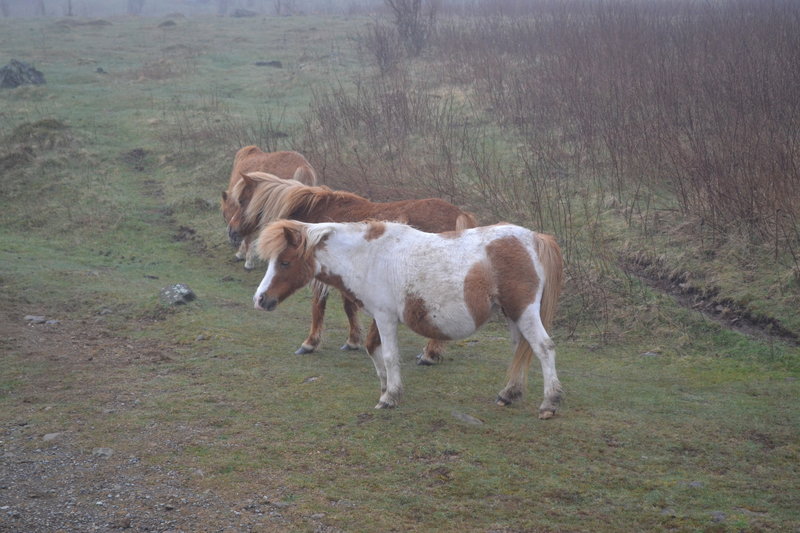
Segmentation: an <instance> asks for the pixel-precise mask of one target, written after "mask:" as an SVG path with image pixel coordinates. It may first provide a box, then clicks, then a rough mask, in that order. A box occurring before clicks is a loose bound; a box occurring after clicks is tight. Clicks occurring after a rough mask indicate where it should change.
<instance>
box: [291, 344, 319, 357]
mask: <svg viewBox="0 0 800 533" xmlns="http://www.w3.org/2000/svg"><path fill="white" fill-rule="evenodd" d="M313 351H314V348H309V347H308V346H306V345H305V344H303V345H302V346H300V347H299V348H298V349H297V351H296V352H294V354H295V355H305V354H307V353H311V352H313Z"/></svg>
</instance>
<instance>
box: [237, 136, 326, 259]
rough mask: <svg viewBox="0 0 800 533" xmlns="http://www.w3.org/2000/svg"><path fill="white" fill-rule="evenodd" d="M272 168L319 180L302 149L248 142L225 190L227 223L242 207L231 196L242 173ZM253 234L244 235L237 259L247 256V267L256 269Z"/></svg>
mask: <svg viewBox="0 0 800 533" xmlns="http://www.w3.org/2000/svg"><path fill="white" fill-rule="evenodd" d="M254 171H260V172H269V173H270V174H274V175H275V176H278V177H279V178H283V179H287V180H288V179H294V180H297V181H299V182H301V183H305V184H306V185H316V184H317V173H316V171H315V170H314V167H312V166H311V163H309V162H308V160H307V159H306V158H305V157H303V155H302V154H300V153H298V152H262V151H261V149H260V148H259V147H258V146H245V147H244V148H242V149H240V150H239V151H238V152H236V156H235V157H234V158H233V169H232V170H231V179H230V183H229V184H228V190H226V191H224V192H223V193H222V217H223V218H224V219H225V223H226V224H227V223H230V221H231V218H233V217H234V216H236V214H237V212H238V211H239V204H238V203H237V202H236V201H235V200H233V199H232V198H231V191H233V189H234V187H236V184H237V183H239V182H240V181H241V180H242V175H243V174H245V173H247V172H254ZM252 238H253V234H252V233H251V234H246V235H243V237H242V242H241V245H239V250H238V251H237V252H236V259H238V260H239V261H241V260H243V259H244V268H246V269H247V270H252V269H253V268H254V267H255V263H254V255H253V253H252V252H250V242H251V241H252Z"/></svg>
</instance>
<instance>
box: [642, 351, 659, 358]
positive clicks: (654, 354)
mask: <svg viewBox="0 0 800 533" xmlns="http://www.w3.org/2000/svg"><path fill="white" fill-rule="evenodd" d="M640 355H641V356H642V357H658V356H659V355H661V354H660V353H658V352H652V351H648V352H644V353H643V354H640Z"/></svg>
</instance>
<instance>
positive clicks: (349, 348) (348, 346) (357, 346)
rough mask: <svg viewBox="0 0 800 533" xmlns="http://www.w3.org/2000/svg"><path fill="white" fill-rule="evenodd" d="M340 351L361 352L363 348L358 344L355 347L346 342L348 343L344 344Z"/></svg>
mask: <svg viewBox="0 0 800 533" xmlns="http://www.w3.org/2000/svg"><path fill="white" fill-rule="evenodd" d="M339 349H340V350H341V351H343V352H347V351H353V350H360V349H361V346H359V345H357V344H356V345H353V344H350V343H349V342H346V343H344V344H342V347H341V348H339Z"/></svg>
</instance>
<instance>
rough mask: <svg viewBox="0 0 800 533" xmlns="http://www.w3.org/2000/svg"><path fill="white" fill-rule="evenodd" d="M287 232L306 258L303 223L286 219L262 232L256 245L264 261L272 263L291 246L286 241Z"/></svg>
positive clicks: (306, 250)
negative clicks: (274, 258)
mask: <svg viewBox="0 0 800 533" xmlns="http://www.w3.org/2000/svg"><path fill="white" fill-rule="evenodd" d="M287 232H290V233H291V234H292V236H293V238H294V239H295V242H298V243H299V244H300V246H299V248H300V249H302V252H301V253H302V254H303V256H305V255H306V254H307V253H308V242H307V239H306V232H305V227H304V226H303V224H302V223H301V222H297V221H295V220H286V219H285V220H279V221H277V222H274V223H272V224H270V225H269V226H267V227H265V228H264V229H262V230H261V233H259V235H258V241H257V242H256V245H255V248H256V253H257V254H258V256H259V257H260V258H261V259H262V260H264V261H270V260H272V258H273V257H277V256H278V255H280V253H281V252H283V251H284V250H285V249H286V248H287V247H288V246H289V243H288V241H287V240H286V234H287Z"/></svg>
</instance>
